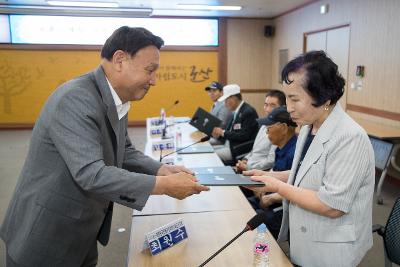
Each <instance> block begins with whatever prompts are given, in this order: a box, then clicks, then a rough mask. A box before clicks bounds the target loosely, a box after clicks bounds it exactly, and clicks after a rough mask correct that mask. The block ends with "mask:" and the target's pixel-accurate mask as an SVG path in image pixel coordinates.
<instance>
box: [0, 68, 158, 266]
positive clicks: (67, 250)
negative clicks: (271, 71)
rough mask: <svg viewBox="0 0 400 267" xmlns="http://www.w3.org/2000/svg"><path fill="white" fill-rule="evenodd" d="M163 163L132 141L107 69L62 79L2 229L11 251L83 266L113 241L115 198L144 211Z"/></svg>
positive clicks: (28, 259) (26, 261)
mask: <svg viewBox="0 0 400 267" xmlns="http://www.w3.org/2000/svg"><path fill="white" fill-rule="evenodd" d="M160 166H161V165H160V163H158V162H156V161H154V160H153V159H151V158H149V157H147V156H145V155H143V154H142V153H141V152H139V151H137V150H136V149H135V148H134V147H133V145H132V144H131V141H130V139H129V136H128V134H127V116H125V117H124V118H122V119H121V120H118V115H117V111H116V107H115V103H114V101H113V98H112V95H111V92H110V89H109V87H108V84H107V81H106V78H105V74H104V72H103V69H102V68H101V67H99V68H97V69H96V70H95V71H94V72H92V73H89V74H86V75H84V76H81V77H79V78H76V79H74V80H72V81H69V82H67V83H65V84H63V85H61V86H60V87H59V88H57V90H56V91H55V92H54V93H53V94H52V95H51V96H50V98H49V99H48V101H47V102H46V104H45V106H44V108H43V110H42V112H41V114H40V117H39V119H38V120H37V122H36V124H35V127H34V129H33V132H32V139H31V143H30V148H29V152H28V155H27V158H26V161H25V164H24V167H23V169H22V172H21V174H20V177H19V180H18V183H17V186H16V189H15V192H14V195H13V197H12V199H11V202H10V205H9V207H8V210H7V214H6V216H5V220H4V222H3V225H2V227H1V230H0V235H1V237H2V239H3V240H4V242H5V243H6V246H7V250H8V253H9V255H10V256H11V257H12V258H13V260H14V261H15V262H17V263H19V264H22V265H26V266H42V267H45V266H68V267H69V266H80V264H81V263H82V260H83V259H84V257H85V256H86V254H87V252H88V249H89V248H90V246H91V245H92V244H93V243H94V242H95V240H96V239H98V240H99V241H100V242H101V243H102V244H104V245H105V244H106V243H107V242H108V237H109V233H110V225H111V217H112V202H118V203H120V204H122V205H125V206H128V207H131V208H134V209H138V210H140V209H142V208H143V206H144V205H145V203H146V201H147V199H148V197H149V195H150V193H151V191H152V189H153V187H154V184H155V176H154V175H155V174H156V172H157V170H158V169H159V168H160ZM110 201H111V202H110Z"/></svg>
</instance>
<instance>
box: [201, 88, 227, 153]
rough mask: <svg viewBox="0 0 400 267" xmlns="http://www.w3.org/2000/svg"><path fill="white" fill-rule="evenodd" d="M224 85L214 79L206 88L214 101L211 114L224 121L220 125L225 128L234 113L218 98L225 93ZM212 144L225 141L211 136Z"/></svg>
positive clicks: (220, 143)
mask: <svg viewBox="0 0 400 267" xmlns="http://www.w3.org/2000/svg"><path fill="white" fill-rule="evenodd" d="M223 88H224V86H223V85H222V84H221V83H219V82H216V81H213V82H212V83H211V84H210V85H209V86H207V87H206V88H205V90H206V92H207V93H208V96H209V97H210V99H211V101H212V102H214V103H213V105H212V108H211V112H210V113H211V114H212V115H214V116H215V117H217V118H218V119H220V120H221V121H222V123H221V125H220V127H221V128H222V129H225V127H226V126H227V125H228V123H229V122H230V121H231V120H232V117H233V113H232V111H230V110H229V109H228V108H227V107H226V106H225V103H224V102H219V101H218V99H219V98H220V97H221V96H222V95H223V92H222V90H223ZM210 144H212V145H223V144H224V142H222V141H220V140H218V139H215V138H211V140H210Z"/></svg>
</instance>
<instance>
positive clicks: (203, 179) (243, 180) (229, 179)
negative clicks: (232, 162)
mask: <svg viewBox="0 0 400 267" xmlns="http://www.w3.org/2000/svg"><path fill="white" fill-rule="evenodd" d="M196 178H197V180H199V183H200V184H202V185H209V186H239V185H240V186H264V183H261V182H255V181H252V180H251V179H250V176H244V175H240V174H200V173H199V174H196Z"/></svg>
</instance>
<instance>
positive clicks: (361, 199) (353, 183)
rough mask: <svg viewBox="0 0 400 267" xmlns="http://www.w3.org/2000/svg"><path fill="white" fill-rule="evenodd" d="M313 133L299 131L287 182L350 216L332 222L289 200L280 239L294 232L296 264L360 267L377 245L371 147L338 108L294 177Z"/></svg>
mask: <svg viewBox="0 0 400 267" xmlns="http://www.w3.org/2000/svg"><path fill="white" fill-rule="evenodd" d="M309 131H310V127H309V126H304V127H302V129H301V131H300V134H299V138H298V141H297V144H296V152H295V155H294V159H293V165H292V169H291V171H290V175H289V180H288V183H290V184H293V185H294V186H298V187H302V188H307V189H311V190H314V191H316V192H317V196H318V198H319V199H320V200H321V201H322V202H324V203H325V204H326V205H328V206H330V207H332V208H334V209H337V210H340V211H343V212H344V213H345V214H344V215H343V216H341V217H339V218H329V217H325V216H322V215H318V214H316V213H313V212H311V211H308V210H305V209H302V208H301V207H299V206H297V205H296V204H293V203H289V202H288V201H287V200H285V201H284V202H283V218H282V226H281V231H280V234H279V239H278V240H280V241H282V240H287V239H288V238H289V235H288V230H289V229H290V257H291V260H292V261H293V262H294V263H295V264H297V265H301V266H307V267H312V266H324V267H328V266H336V267H338V266H356V265H357V264H358V263H359V262H360V261H361V259H362V258H363V256H364V255H365V253H366V252H367V250H368V249H370V248H371V246H372V231H371V229H372V201H373V200H372V197H373V191H374V182H375V163H374V152H373V150H372V145H371V143H370V141H369V138H368V136H367V134H366V133H365V131H364V130H363V129H362V128H361V127H360V126H359V125H358V124H356V123H355V122H354V121H353V120H352V119H351V118H350V117H349V116H348V115H347V114H346V113H345V112H344V111H343V110H342V108H341V107H340V105H339V104H337V105H336V106H335V108H334V109H333V111H332V112H331V114H330V115H329V116H328V118H327V119H326V121H325V122H324V123H323V124H322V126H321V128H320V129H319V130H318V132H317V134H316V135H315V137H314V140H313V142H312V143H311V145H310V147H309V149H308V151H307V154H306V155H305V157H304V160H303V162H302V164H301V166H300V168H299V170H298V173H297V177H294V174H295V172H296V169H297V167H298V165H299V160H300V156H301V151H302V149H303V147H304V143H305V141H306V138H307V135H308V133H309Z"/></svg>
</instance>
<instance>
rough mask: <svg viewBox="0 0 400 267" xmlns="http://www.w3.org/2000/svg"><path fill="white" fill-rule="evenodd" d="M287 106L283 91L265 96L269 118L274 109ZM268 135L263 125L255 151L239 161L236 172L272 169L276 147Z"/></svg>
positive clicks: (272, 92)
mask: <svg viewBox="0 0 400 267" xmlns="http://www.w3.org/2000/svg"><path fill="white" fill-rule="evenodd" d="M285 105H286V97H285V94H284V93H283V92H282V91H279V90H271V91H269V92H268V93H267V95H266V96H265V102H264V111H265V114H266V115H267V116H268V115H269V114H270V113H271V111H272V110H273V109H274V108H277V107H280V106H285ZM266 135H267V127H266V126H265V125H261V127H260V130H258V134H257V137H256V140H255V141H254V145H253V149H252V150H251V151H250V153H249V154H248V155H246V156H245V157H244V158H243V160H239V161H238V162H237V163H236V171H237V172H238V173H241V172H242V171H246V170H251V169H257V170H269V169H271V168H272V166H273V165H274V160H275V148H276V146H275V145H273V144H272V143H271V141H270V140H269V139H268V136H266Z"/></svg>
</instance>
